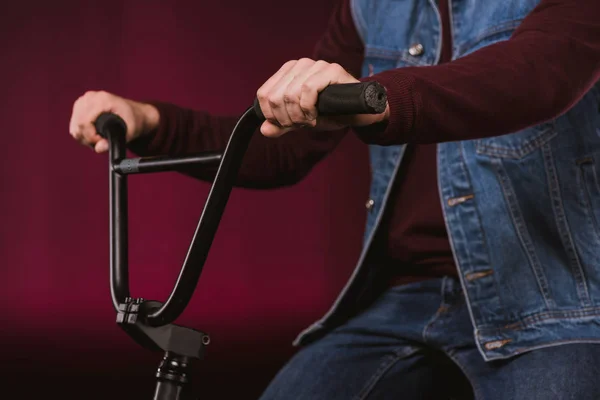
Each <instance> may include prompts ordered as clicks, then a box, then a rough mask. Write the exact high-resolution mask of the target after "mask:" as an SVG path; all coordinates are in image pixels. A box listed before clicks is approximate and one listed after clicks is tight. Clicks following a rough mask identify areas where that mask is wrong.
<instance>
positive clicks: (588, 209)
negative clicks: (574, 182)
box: [578, 163, 600, 238]
mask: <svg viewBox="0 0 600 400" xmlns="http://www.w3.org/2000/svg"><path fill="white" fill-rule="evenodd" d="M583 165H584V163H580V164H579V165H578V167H579V168H578V169H579V171H578V173H579V175H580V178H581V183H580V187H581V191H582V192H583V196H582V197H583V199H584V204H583V208H584V210H585V213H586V214H587V218H588V219H589V222H590V223H591V225H592V227H593V228H594V232H596V238H600V229H599V227H600V226H599V225H598V220H597V219H596V214H595V213H594V207H593V206H592V194H591V193H590V188H589V185H588V184H587V180H588V179H586V172H585V170H584V166H583ZM592 171H593V174H594V183H595V186H596V190H597V191H598V192H600V188H598V178H597V176H596V170H595V168H594V167H593V166H592Z"/></svg>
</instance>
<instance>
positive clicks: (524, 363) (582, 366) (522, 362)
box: [453, 343, 600, 400]
mask: <svg viewBox="0 0 600 400" xmlns="http://www.w3.org/2000/svg"><path fill="white" fill-rule="evenodd" d="M453 358H455V359H456V360H457V362H458V363H459V364H460V365H461V366H462V368H463V371H465V372H466V374H467V376H468V378H469V380H470V382H471V384H472V386H473V388H474V392H475V397H476V399H477V400H482V399H483V400H504V399H506V400H515V399H517V400H518V399H528V400H570V399H573V400H596V399H599V398H600V379H598V376H600V344H582V343H576V344H563V345H558V346H553V347H547V348H542V349H537V350H533V351H530V352H527V353H524V354H521V355H519V356H517V357H515V358H512V359H509V360H501V361H492V362H488V363H486V362H485V361H484V360H483V359H482V358H481V356H480V355H479V353H477V352H476V351H469V352H464V353H461V352H458V353H456V354H454V356H453Z"/></svg>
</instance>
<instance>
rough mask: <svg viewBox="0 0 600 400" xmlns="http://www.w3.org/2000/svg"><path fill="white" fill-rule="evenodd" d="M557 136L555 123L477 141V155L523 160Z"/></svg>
mask: <svg viewBox="0 0 600 400" xmlns="http://www.w3.org/2000/svg"><path fill="white" fill-rule="evenodd" d="M556 135H557V130H556V128H555V125H554V123H553V122H551V123H545V124H542V125H538V126H535V127H532V128H528V129H524V130H522V131H518V132H515V133H510V134H507V135H502V136H494V137H490V138H485V139H478V140H475V149H476V151H477V154H484V155H488V156H492V157H499V158H514V159H519V158H523V157H525V156H526V155H528V154H529V153H532V152H534V151H535V150H537V149H539V148H540V147H542V146H543V145H544V144H546V143H547V142H548V141H550V140H551V139H552V138H554V137H555V136H556Z"/></svg>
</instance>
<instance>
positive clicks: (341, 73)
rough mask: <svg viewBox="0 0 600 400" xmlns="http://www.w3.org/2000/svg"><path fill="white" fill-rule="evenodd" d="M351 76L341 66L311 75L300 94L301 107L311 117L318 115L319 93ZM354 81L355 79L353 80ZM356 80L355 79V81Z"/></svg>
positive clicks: (330, 67)
mask: <svg viewBox="0 0 600 400" xmlns="http://www.w3.org/2000/svg"><path fill="white" fill-rule="evenodd" d="M346 76H349V75H348V73H347V72H346V71H345V70H344V69H343V68H342V67H341V66H340V65H339V64H329V65H327V66H326V67H325V68H322V69H320V70H318V71H317V72H315V73H314V74H312V75H310V76H309V77H308V78H307V79H306V80H305V81H304V84H303V85H302V88H301V94H300V107H301V108H302V110H304V112H307V113H308V114H310V115H315V116H316V115H317V109H316V104H317V98H318V96H319V93H320V92H322V91H323V89H325V88H326V87H327V86H329V85H334V84H336V83H346V82H345V80H344V82H340V79H344V77H346ZM352 79H354V78H352ZM354 80H355V79H354Z"/></svg>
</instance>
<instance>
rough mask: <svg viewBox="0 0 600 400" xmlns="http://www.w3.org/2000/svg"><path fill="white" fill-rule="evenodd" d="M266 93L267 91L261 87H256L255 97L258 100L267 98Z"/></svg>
mask: <svg viewBox="0 0 600 400" xmlns="http://www.w3.org/2000/svg"><path fill="white" fill-rule="evenodd" d="M268 95H269V93H268V92H267V90H266V89H263V88H260V89H258V91H257V92H256V97H257V98H258V100H259V101H265V100H267V97H268Z"/></svg>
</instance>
